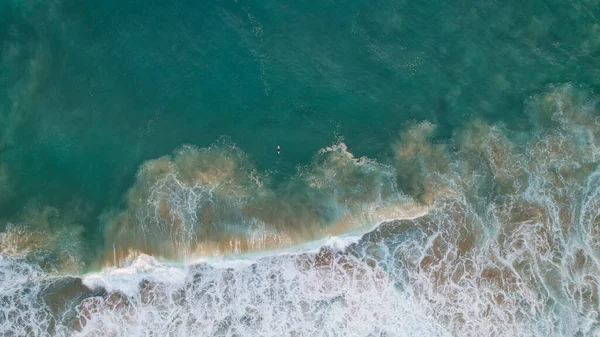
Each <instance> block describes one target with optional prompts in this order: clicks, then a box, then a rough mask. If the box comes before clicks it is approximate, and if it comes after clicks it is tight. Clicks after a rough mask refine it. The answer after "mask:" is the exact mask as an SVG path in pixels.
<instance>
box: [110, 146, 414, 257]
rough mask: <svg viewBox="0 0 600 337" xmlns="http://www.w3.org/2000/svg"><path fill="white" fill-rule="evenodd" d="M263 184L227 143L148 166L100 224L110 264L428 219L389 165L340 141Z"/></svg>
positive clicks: (187, 150) (239, 249) (274, 244)
mask: <svg viewBox="0 0 600 337" xmlns="http://www.w3.org/2000/svg"><path fill="white" fill-rule="evenodd" d="M268 180H269V179H268V175H267V174H261V173H259V172H257V170H256V169H255V168H254V167H253V166H252V165H251V163H250V161H249V160H248V158H247V156H246V155H245V154H244V153H243V152H242V151H241V150H240V149H239V148H237V147H236V146H235V145H233V144H231V143H230V142H228V141H227V140H225V139H223V140H220V141H219V142H217V143H216V144H215V145H213V146H212V147H209V148H203V149H199V148H196V147H193V146H184V147H183V148H182V149H180V150H178V151H177V152H176V153H175V154H174V155H173V156H167V157H163V158H160V159H157V160H152V161H149V162H146V163H145V164H144V165H143V166H142V168H141V169H140V170H139V172H138V175H137V181H136V183H135V185H134V186H133V187H132V188H131V190H130V191H129V193H128V195H127V208H126V209H125V210H123V211H120V212H119V211H117V212H114V213H113V214H109V215H108V216H107V223H108V225H107V230H106V237H107V247H108V249H107V251H108V256H107V260H108V261H112V260H113V259H115V258H118V259H121V258H122V257H123V255H125V254H129V252H130V251H137V252H144V253H151V254H153V255H155V256H163V257H167V258H171V259H173V258H184V257H188V258H193V257H199V256H213V255H221V254H230V253H243V252H248V251H260V250H265V249H274V248H284V247H289V246H291V245H294V244H298V243H301V242H305V241H308V240H316V239H321V238H324V237H327V236H330V235H342V234H344V233H347V232H352V231H354V230H359V229H369V228H370V227H373V226H375V225H377V224H378V223H380V222H383V221H386V220H393V219H398V218H413V217H416V216H419V215H421V214H423V213H424V212H425V211H426V207H425V206H422V205H418V204H416V203H415V202H414V201H412V199H411V198H410V197H408V196H407V195H406V194H403V193H402V192H401V191H400V190H398V188H397V184H396V171H395V170H394V168H393V167H391V166H388V165H383V164H379V163H377V162H375V161H373V160H370V159H367V158H354V156H353V155H352V154H351V153H349V152H348V150H347V147H346V145H345V144H344V143H339V144H337V145H334V146H331V147H327V148H325V149H323V150H321V151H320V152H319V153H318V154H317V155H316V156H315V158H314V160H313V162H312V164H311V165H309V166H307V167H302V168H299V172H298V174H297V175H296V176H294V177H292V178H291V179H290V180H289V181H288V182H284V183H281V184H279V185H277V186H276V187H272V184H269V181H268ZM112 248H114V251H113V249H112ZM117 252H118V253H117ZM111 253H113V254H114V256H111ZM116 255H119V256H116Z"/></svg>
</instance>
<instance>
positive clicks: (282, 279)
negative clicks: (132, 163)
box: [0, 84, 600, 336]
mask: <svg viewBox="0 0 600 337" xmlns="http://www.w3.org/2000/svg"><path fill="white" fill-rule="evenodd" d="M526 105H527V108H526V113H527V114H528V116H529V117H530V120H531V122H532V124H534V125H536V129H535V131H534V132H532V133H530V134H528V135H518V134H513V133H512V132H510V130H507V129H506V128H504V127H503V126H501V125H490V124H487V123H485V122H483V121H477V120H476V121H472V122H471V123H469V124H468V125H467V126H466V127H465V128H464V129H463V130H462V131H461V132H458V133H457V134H456V135H455V137H454V140H453V142H452V143H449V144H447V145H444V144H436V143H434V142H432V140H431V135H432V133H433V132H434V128H433V125H431V124H428V123H423V124H415V125H413V126H411V127H410V128H409V129H407V130H405V131H404V133H402V135H401V136H400V137H399V142H398V143H397V144H396V145H395V146H394V147H395V149H396V150H397V151H396V152H395V158H396V159H395V162H394V163H393V164H390V165H389V166H388V165H381V164H378V163H376V162H374V161H371V160H366V159H362V160H360V159H358V160H357V159H355V158H352V156H350V155H349V154H348V153H347V149H346V148H345V147H344V146H342V145H341V144H340V145H338V146H335V147H331V148H330V149H325V150H323V151H322V152H321V153H319V154H318V155H317V157H316V159H315V161H314V165H312V166H309V167H306V168H303V169H301V170H300V172H299V174H298V176H297V177H296V178H295V179H294V180H293V181H291V182H290V183H289V185H286V186H283V187H281V188H272V187H270V186H271V185H270V184H269V183H268V182H267V179H266V178H265V177H264V176H261V175H260V174H258V173H255V170H253V168H252V167H251V165H249V164H248V162H247V161H245V159H244V160H240V158H244V157H243V154H242V153H241V152H238V150H237V149H235V148H231V147H229V148H226V149H225V150H223V149H219V150H218V151H216V150H215V149H216V148H211V149H196V148H184V149H183V150H181V152H178V153H176V154H175V155H174V156H173V157H168V158H163V159H159V160H157V161H155V162H149V163H146V164H145V165H144V166H143V167H142V168H141V169H140V173H139V175H138V182H137V183H136V184H135V185H134V186H133V187H132V190H131V191H132V192H130V194H129V196H128V204H127V208H125V209H124V210H121V211H117V212H116V213H114V214H112V215H110V216H107V219H109V226H108V228H107V238H108V239H111V240H113V242H115V245H117V244H121V245H123V247H132V248H134V249H138V250H139V251H142V252H143V251H145V250H153V249H157V248H155V247H163V246H164V247H166V248H161V249H164V250H163V251H161V252H160V253H161V254H165V255H166V256H169V254H174V255H176V253H178V252H179V250H176V249H174V248H173V246H170V245H169V243H168V239H169V238H171V236H172V237H173V238H181V239H183V241H182V243H184V244H185V246H183V247H184V248H185V250H184V251H185V252H186V253H189V252H193V249H194V248H193V247H195V245H197V244H198V242H202V240H207V241H210V240H211V239H212V237H210V238H211V239H207V238H205V237H202V236H200V234H202V233H204V232H201V231H202V230H204V227H202V225H204V224H206V223H209V224H211V226H213V228H216V232H222V233H226V232H227V231H230V232H231V233H236V232H235V230H237V231H238V233H241V234H240V235H248V232H244V230H247V229H248V228H253V229H255V228H257V227H252V226H259V225H260V226H264V227H260V228H265V231H271V232H270V233H284V232H287V233H294V231H293V230H294V229H293V228H292V226H291V224H302V223H303V222H302V218H291V219H288V218H287V217H280V216H282V215H294V214H297V215H298V216H306V217H307V221H306V224H307V225H306V227H304V228H309V229H312V228H318V229H319V230H327V229H331V228H335V225H336V223H338V222H339V221H341V220H340V219H344V216H348V218H349V219H350V220H349V223H351V224H352V225H351V226H348V227H344V228H351V227H352V226H354V225H355V224H359V223H360V221H359V220H364V219H366V220H371V221H376V220H379V219H384V218H386V217H388V215H389V214H386V215H385V216H383V215H378V216H373V215H371V214H383V213H385V212H383V211H382V210H383V209H385V208H383V207H382V208H378V209H377V210H378V211H379V212H383V213H377V212H372V213H369V212H368V211H369V207H371V206H374V205H380V204H383V205H386V206H389V207H392V209H393V207H394V206H397V205H415V204H423V205H426V209H427V211H426V212H424V213H423V214H422V215H421V216H419V217H415V218H413V219H404V220H393V221H387V222H385V223H383V224H381V225H379V226H378V227H377V228H375V229H374V230H372V231H370V232H369V233H366V234H364V235H363V236H362V238H361V239H360V240H358V241H357V242H355V243H352V244H350V245H349V246H348V247H345V248H344V249H336V248H333V247H323V248H322V249H320V250H319V251H318V252H288V253H287V254H272V255H270V256H266V257H262V258H257V259H245V260H237V261H226V260H220V259H214V258H213V259H208V260H206V261H204V262H202V261H196V262H194V263H187V264H186V263H184V264H180V265H177V264H168V263H166V262H160V260H159V259H157V258H155V257H151V256H149V255H145V254H141V253H140V254H138V256H137V257H133V258H132V259H131V260H129V261H128V262H127V263H128V264H126V265H123V266H121V267H115V266H111V267H108V268H105V269H103V270H102V271H101V272H98V273H92V274H88V275H84V276H82V277H81V278H73V279H71V278H68V279H64V278H61V277H58V278H57V276H56V274H52V273H48V272H47V271H45V270H43V269H41V268H40V267H39V266H38V264H36V262H35V261H32V260H28V259H27V256H22V255H19V254H18V253H15V254H12V255H8V254H5V253H2V254H0V267H1V268H0V289H3V290H2V292H1V293H0V303H2V305H0V329H1V331H7V332H8V333H7V334H8V335H27V334H32V335H60V336H70V335H73V336H102V335H107V334H111V335H115V336H126V335H127V336H131V335H133V336H136V335H139V336H143V335H152V334H157V335H166V336H169V335H190V336H193V335H224V336H225V335H231V336H256V335H261V336H281V335H292V334H296V335H298V336H309V335H311V336H312V335H360V336H415V335H418V336H597V335H598V334H600V324H599V323H598V322H599V321H600V317H599V311H600V295H599V282H600V280H599V275H600V168H599V167H598V164H599V160H600V151H599V149H600V118H599V116H600V111H599V104H598V100H597V97H596V96H595V95H593V94H592V93H590V92H589V91H587V90H586V89H585V88H579V87H575V86H573V85H569V84H566V85H557V86H551V87H549V88H548V90H547V92H545V93H543V94H540V95H537V96H534V97H532V98H531V99H530V101H529V102H527V104H526ZM182 154H183V155H182ZM204 158H211V159H210V160H209V159H204ZM230 160H231V161H230ZM212 161H220V162H221V165H222V167H224V168H231V170H223V171H217V170H214V169H211V166H210V163H211V162H212ZM240 163H241V164H240ZM203 165H204V166H203ZM197 167H200V168H202V169H200V170H197V169H196V168H197ZM186 168H190V169H189V170H188V169H186ZM240 168H241V169H240ZM328 168H332V169H328ZM333 168H335V170H333ZM146 170H147V171H146ZM147 172H152V174H148V173H147ZM403 172H407V175H408V176H409V177H411V178H410V179H408V178H405V177H403ZM168 177H174V178H176V179H173V178H168ZM255 178H258V180H257V179H255ZM169 179H172V180H169ZM413 180H416V181H415V182H414V183H412V184H411V181H413ZM165 181H167V182H168V183H164V182H165ZM157 182H160V183H157ZM340 182H344V184H341V183H340ZM351 182H354V183H351ZM385 182H395V185H393V184H392V185H386V184H385ZM294 184H298V185H294ZM361 184H363V185H361ZM158 186H160V187H161V188H158V189H157V187H158ZM162 186H166V187H165V188H164V189H163V187H162ZM297 186H301V187H303V189H300V190H299V191H300V192H299V194H298V195H297V196H296V198H297V199H294V198H293V196H294V194H293V193H292V192H291V191H292V190H293V189H292V188H296V187H297ZM408 191H411V192H408ZM191 192H193V193H191ZM202 193H206V194H202ZM408 193H412V194H411V195H412V196H414V199H416V200H418V202H414V201H412V199H410V198H408V197H407V195H408ZM198 195H202V196H204V195H208V196H210V198H208V199H200V198H198V199H196V196H198ZM141 196H145V199H144V198H142V197H141ZM165 196H169V197H170V198H169V199H168V200H169V201H168V202H170V203H171V204H169V203H168V202H167V206H169V207H167V208H166V209H165V207H163V208H162V209H163V211H162V213H164V214H166V216H161V200H163V199H162V198H164V197H165ZM148 200H153V201H152V202H148ZM190 200H191V201H193V202H192V203H189V201H190ZM198 200H199V201H198ZM205 200H209V201H205ZM291 200H300V201H303V202H302V203H297V204H294V203H292V202H291ZM407 200H408V201H407ZM275 201H279V202H280V204H279V206H278V207H279V208H275V209H276V210H275V211H274V210H269V209H267V211H265V213H264V214H263V215H261V212H260V210H261V209H263V208H261V207H264V206H262V203H263V202H267V203H269V202H275ZM183 205H185V206H186V207H183ZM188 205H192V206H193V207H190V208H188V207H187V206H188ZM281 205H289V208H288V209H285V210H280V209H281V207H283V206H281ZM297 205H305V207H300V206H297ZM317 206H320V207H321V208H319V211H316V209H317ZM325 206H329V207H325ZM403 207H404V206H403ZM184 210H185V211H184ZM188 210H192V211H188ZM198 210H200V211H198ZM278 211H280V212H281V213H277V212H278ZM286 212H287V213H286ZM344 212H345V213H344ZM361 212H366V213H361ZM147 214H154V215H153V216H150V217H149V220H148V221H149V222H147V223H146V222H144V221H143V219H146V215H147ZM204 214H208V215H204ZM392 214H393V215H397V213H393V212H392ZM209 215H210V216H209ZM194 216H196V217H197V218H198V219H210V220H211V221H212V222H202V221H197V222H185V221H187V220H188V219H192V218H193V217H194ZM205 216H206V218H203V217H205ZM388 218H394V217H388ZM400 218H401V217H400ZM153 219H154V220H153ZM165 219H167V220H168V221H167V220H165ZM240 219H241V220H242V222H239V223H235V224H236V225H239V224H244V225H245V226H242V227H228V225H229V224H230V223H231V221H232V220H240ZM249 219H252V220H251V221H250V220H249ZM252 221H256V222H252ZM367 222H368V221H365V222H363V223H367ZM313 223H315V224H316V225H315V226H314V227H312V224H313ZM117 224H118V225H119V226H124V227H125V228H127V229H128V230H131V231H133V232H134V233H136V235H138V236H140V237H142V235H143V234H149V233H150V231H151V230H154V231H157V232H158V233H159V234H153V235H155V237H151V238H152V240H153V241H146V240H145V239H139V240H137V239H136V238H135V237H134V236H133V235H132V236H131V237H127V236H125V237H124V238H125V239H122V240H120V239H119V238H121V237H122V235H126V234H124V233H120V232H119V227H118V226H116V225H117ZM192 224H193V225H194V226H191V225H192ZM113 226H114V227H113ZM169 226H171V227H169ZM186 226H189V227H186ZM189 228H193V229H194V231H192V232H191V234H190V233H189V232H185V231H183V229H186V230H187V229H189ZM365 228H367V227H365ZM160 230H163V232H160ZM206 232H210V231H209V230H208V229H206ZM192 234H193V235H192ZM178 235H179V237H178ZM290 236H291V235H290ZM306 237H310V235H307V236H306ZM148 242H149V243H152V244H156V246H152V247H151V246H150V245H148ZM214 242H218V240H215V241H214ZM161 245H163V246H161ZM208 255H209V256H210V254H208ZM171 256H173V255H171ZM58 279H60V280H62V281H61V282H58V283H57V282H56V280H58ZM50 284H53V285H54V287H50ZM57 303H69V304H68V305H66V306H59V305H57ZM32 317H33V318H34V319H31V318H32Z"/></svg>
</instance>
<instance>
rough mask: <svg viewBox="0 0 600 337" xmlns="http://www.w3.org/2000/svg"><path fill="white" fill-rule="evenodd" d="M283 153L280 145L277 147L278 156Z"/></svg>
mask: <svg viewBox="0 0 600 337" xmlns="http://www.w3.org/2000/svg"><path fill="white" fill-rule="evenodd" d="M280 153H281V147H279V145H277V154H280Z"/></svg>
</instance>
